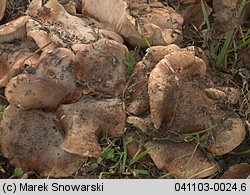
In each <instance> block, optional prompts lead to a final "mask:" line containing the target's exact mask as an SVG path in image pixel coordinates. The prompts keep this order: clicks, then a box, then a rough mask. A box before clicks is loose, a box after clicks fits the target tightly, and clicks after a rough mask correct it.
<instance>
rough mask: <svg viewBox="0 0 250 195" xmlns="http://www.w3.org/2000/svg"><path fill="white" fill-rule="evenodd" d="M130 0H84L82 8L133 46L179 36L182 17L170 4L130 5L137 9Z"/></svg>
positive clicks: (157, 43)
mask: <svg viewBox="0 0 250 195" xmlns="http://www.w3.org/2000/svg"><path fill="white" fill-rule="evenodd" d="M129 3H130V1H126V0H83V1H82V12H83V14H86V15H89V16H90V17H92V18H94V19H95V20H97V21H99V22H100V23H101V24H102V26H103V28H105V29H109V30H113V31H115V32H117V33H118V34H120V35H121V36H123V37H124V38H125V39H126V40H127V41H128V42H129V43H130V44H131V45H133V46H137V45H138V44H140V45H141V46H143V47H147V44H149V43H150V44H151V45H167V44H171V43H174V42H179V41H180V40H181V39H182V38H181V36H180V34H181V31H180V30H181V25H182V22H183V18H182V16H181V15H179V14H177V13H176V12H175V11H174V10H173V9H172V8H166V7H164V6H163V5H162V4H160V3H159V2H158V3H157V4H155V3H151V4H148V5H147V4H143V3H141V6H138V7H136V6H132V7H133V8H135V7H136V9H130V8H129ZM110 8H112V9H111V10H110ZM108 12H112V14H107V13H108ZM134 16H135V17H134ZM145 40H146V41H145ZM145 42H149V43H145Z"/></svg>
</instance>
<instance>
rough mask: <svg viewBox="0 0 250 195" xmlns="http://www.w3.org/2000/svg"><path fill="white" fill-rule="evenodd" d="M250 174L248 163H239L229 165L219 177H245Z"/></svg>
mask: <svg viewBox="0 0 250 195" xmlns="http://www.w3.org/2000/svg"><path fill="white" fill-rule="evenodd" d="M249 174H250V164H248V163H240V164H236V165H233V166H231V167H229V169H228V170H226V171H225V172H224V173H223V175H222V176H221V177H220V179H246V178H247V177H248V176H249Z"/></svg>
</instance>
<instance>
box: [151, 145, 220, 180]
mask: <svg viewBox="0 0 250 195" xmlns="http://www.w3.org/2000/svg"><path fill="white" fill-rule="evenodd" d="M146 148H147V150H149V155H150V157H151V158H152V160H153V161H154V163H155V165H156V167H157V168H158V169H162V170H165V171H169V172H170V173H171V175H173V176H174V177H176V178H182V179H184V178H186V179H187V178H189V179H192V178H204V177H208V176H211V175H213V174H215V173H216V171H217V170H218V164H217V163H216V162H209V161H208V159H206V158H205V156H204V155H203V154H202V152H201V151H200V150H199V149H197V148H196V147H195V145H193V144H191V143H175V142H170V141H168V142H164V143H156V142H148V143H146Z"/></svg>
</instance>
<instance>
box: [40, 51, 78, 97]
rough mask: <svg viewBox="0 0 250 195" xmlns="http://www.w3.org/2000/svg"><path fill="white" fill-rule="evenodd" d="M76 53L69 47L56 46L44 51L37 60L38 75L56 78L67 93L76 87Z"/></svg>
mask: <svg viewBox="0 0 250 195" xmlns="http://www.w3.org/2000/svg"><path fill="white" fill-rule="evenodd" d="M74 60H75V54H74V53H73V52H72V51H71V50H70V49H67V48H55V49H52V50H46V51H44V52H43V53H42V54H41V56H40V58H39V60H38V61H37V69H36V75H39V76H40V77H42V78H46V79H53V80H56V81H57V83H58V84H60V85H62V86H63V87H65V89H67V91H66V92H65V93H66V95H67V94H70V93H72V92H73V91H74V90H75V89H76V84H75V78H74V69H75V65H74Z"/></svg>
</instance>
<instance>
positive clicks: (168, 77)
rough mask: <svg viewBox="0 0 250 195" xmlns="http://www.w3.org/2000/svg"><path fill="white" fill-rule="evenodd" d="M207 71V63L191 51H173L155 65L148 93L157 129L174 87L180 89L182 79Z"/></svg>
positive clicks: (152, 116) (150, 77)
mask: <svg viewBox="0 0 250 195" xmlns="http://www.w3.org/2000/svg"><path fill="white" fill-rule="evenodd" d="M205 71H206V64H205V63H204V62H203V60H201V59H199V58H198V57H196V56H195V54H194V52H191V51H175V52H172V53H170V54H168V55H166V56H165V57H164V59H162V60H161V61H160V62H159V63H158V64H157V65H156V66H155V68H154V69H153V70H152V71H151V73H150V76H149V80H148V94H149V99H150V112H151V118H152V121H153V123H154V124H155V127H156V128H157V129H159V128H160V126H161V123H162V120H163V117H165V115H166V114H165V113H166V112H167V109H166V106H167V104H168V105H169V104H171V103H170V102H171V100H170V99H171V97H172V94H173V91H174V90H175V89H174V88H177V89H178V85H179V84H178V83H179V82H180V81H181V79H185V78H190V77H191V78H192V77H194V76H196V75H199V76H203V75H204V74H205ZM177 89H176V90H177Z"/></svg>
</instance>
